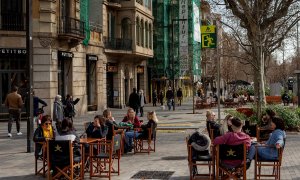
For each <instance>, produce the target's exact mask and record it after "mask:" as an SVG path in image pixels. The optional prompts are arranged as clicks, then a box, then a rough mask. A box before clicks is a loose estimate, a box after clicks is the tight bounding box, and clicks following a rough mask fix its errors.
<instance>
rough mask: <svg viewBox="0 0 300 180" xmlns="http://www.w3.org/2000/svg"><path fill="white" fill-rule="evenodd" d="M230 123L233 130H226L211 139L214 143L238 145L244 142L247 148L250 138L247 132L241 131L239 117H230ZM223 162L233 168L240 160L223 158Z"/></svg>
mask: <svg viewBox="0 0 300 180" xmlns="http://www.w3.org/2000/svg"><path fill="white" fill-rule="evenodd" d="M231 124H232V125H231V128H232V130H233V132H227V133H226V134H224V135H223V136H219V137H216V138H215V140H214V141H213V143H214V145H217V144H227V145H239V144H243V143H246V146H247V148H249V147H250V145H251V138H250V136H249V135H248V134H246V133H244V132H242V121H241V120H240V119H239V118H236V117H234V118H232V119H231ZM223 163H224V164H225V165H226V166H227V167H229V168H235V167H237V166H238V165H240V164H242V162H241V161H240V160H226V161H225V160H224V162H223Z"/></svg>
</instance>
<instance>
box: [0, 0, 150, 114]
mask: <svg viewBox="0 0 300 180" xmlns="http://www.w3.org/2000/svg"><path fill="white" fill-rule="evenodd" d="M0 2H1V3H0V10H1V11H0V16H1V17H0V65H1V69H0V83H1V84H2V86H1V91H0V92H1V93H0V101H1V103H2V104H3V102H4V100H5V96H6V94H7V93H8V92H10V89H11V87H12V86H14V85H16V86H18V87H21V88H23V89H26V87H27V86H28V85H27V84H28V75H27V69H28V65H29V64H28V63H27V60H26V54H27V52H26V38H25V35H26V32H25V27H26V20H25V15H26V8H25V5H26V0H0ZM151 9H152V2H151V1H150V0H149V1H146V0H144V1H140V0H89V1H87V0H56V1H48V0H33V7H32V16H33V17H32V18H33V88H34V91H35V95H36V96H38V97H40V98H41V99H43V100H45V101H46V102H47V103H48V106H47V107H46V108H45V110H46V113H47V114H52V111H53V110H52V108H53V107H52V106H53V102H54V98H55V96H56V95H57V94H59V95H61V96H62V97H65V96H66V95H67V94H70V95H72V96H73V98H80V101H79V103H78V104H77V105H76V110H77V114H78V115H80V114H84V113H86V112H87V111H96V110H99V111H101V110H103V109H105V108H107V107H120V108H121V107H124V105H125V104H126V103H127V100H128V97H129V94H130V92H131V90H132V88H133V87H136V88H138V89H143V90H144V91H146V93H147V85H146V81H147V68H146V62H147V58H148V57H152V56H153V51H152V47H153V45H152V27H153V26H152V21H153V17H152V12H151ZM1 112H3V113H5V112H7V109H6V108H5V107H4V106H1Z"/></svg>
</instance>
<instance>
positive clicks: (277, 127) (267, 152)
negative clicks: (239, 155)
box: [247, 116, 286, 167]
mask: <svg viewBox="0 0 300 180" xmlns="http://www.w3.org/2000/svg"><path fill="white" fill-rule="evenodd" d="M271 128H273V129H274V131H273V132H272V134H271V136H270V137H269V139H268V140H267V141H266V143H265V144H266V145H268V146H263V145H261V144H252V145H251V147H250V150H249V154H248V158H247V167H250V164H251V160H252V159H253V158H254V156H255V145H258V146H262V147H258V148H257V154H258V156H259V157H260V158H262V159H265V160H276V159H277V158H278V151H277V149H279V148H281V147H283V146H284V139H285V138H286V133H285V131H284V130H285V125H284V121H283V119H281V118H279V117H276V116H275V117H273V118H272V121H271Z"/></svg>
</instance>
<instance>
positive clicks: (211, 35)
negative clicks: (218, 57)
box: [201, 26, 217, 48]
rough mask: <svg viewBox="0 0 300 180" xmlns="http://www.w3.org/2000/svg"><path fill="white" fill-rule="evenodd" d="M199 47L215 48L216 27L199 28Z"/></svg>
mask: <svg viewBox="0 0 300 180" xmlns="http://www.w3.org/2000/svg"><path fill="white" fill-rule="evenodd" d="M201 47H202V48H217V32H216V26H201Z"/></svg>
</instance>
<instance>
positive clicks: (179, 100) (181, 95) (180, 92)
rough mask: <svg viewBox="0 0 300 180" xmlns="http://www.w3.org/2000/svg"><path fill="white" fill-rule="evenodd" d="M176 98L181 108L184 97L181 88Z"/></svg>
mask: <svg viewBox="0 0 300 180" xmlns="http://www.w3.org/2000/svg"><path fill="white" fill-rule="evenodd" d="M176 96H177V99H178V106H181V101H182V97H183V94H182V89H181V88H179V89H178V90H177V93H176Z"/></svg>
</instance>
